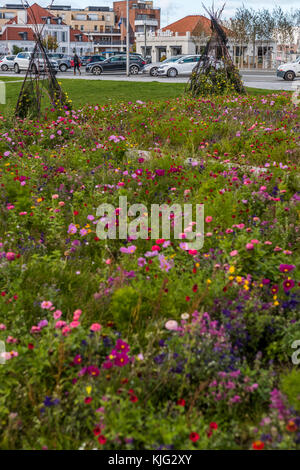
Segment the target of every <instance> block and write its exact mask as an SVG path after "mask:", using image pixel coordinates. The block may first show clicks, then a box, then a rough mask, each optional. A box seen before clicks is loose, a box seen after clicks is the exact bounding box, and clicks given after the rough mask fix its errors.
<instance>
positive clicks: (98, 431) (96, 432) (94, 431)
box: [93, 426, 101, 436]
mask: <svg viewBox="0 0 300 470" xmlns="http://www.w3.org/2000/svg"><path fill="white" fill-rule="evenodd" d="M93 433H94V436H99V434H101V429H100V428H99V426H97V427H96V428H94V429H93Z"/></svg>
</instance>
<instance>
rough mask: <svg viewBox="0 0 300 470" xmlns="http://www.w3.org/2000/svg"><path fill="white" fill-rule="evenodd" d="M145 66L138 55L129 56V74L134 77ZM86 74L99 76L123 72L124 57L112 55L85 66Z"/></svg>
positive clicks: (124, 68)
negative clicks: (106, 73)
mask: <svg viewBox="0 0 300 470" xmlns="http://www.w3.org/2000/svg"><path fill="white" fill-rule="evenodd" d="M145 64H146V62H145V60H144V59H143V58H142V57H140V56H138V55H130V66H129V72H130V74H131V75H136V74H138V73H139V71H140V70H142V68H143V67H144V65H145ZM85 70H86V72H87V73H93V74H94V75H101V73H105V72H125V71H126V55H124V54H122V55H114V56H112V57H109V59H105V60H103V61H101V62H92V63H90V64H88V65H87V66H86V69H85Z"/></svg>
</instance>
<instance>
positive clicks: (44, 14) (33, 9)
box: [6, 3, 66, 25]
mask: <svg viewBox="0 0 300 470" xmlns="http://www.w3.org/2000/svg"><path fill="white" fill-rule="evenodd" d="M26 11H27V24H44V23H45V18H50V23H51V24H57V16H55V15H53V14H52V13H50V11H49V10H46V9H45V8H42V7H40V5H38V4H37V3H34V4H33V5H31V6H30V7H29V8H26ZM17 22H18V17H17V16H15V17H14V18H11V19H10V20H9V21H8V22H7V23H6V24H14V23H17ZM61 24H63V25H66V23H64V22H63V21H62V22H61Z"/></svg>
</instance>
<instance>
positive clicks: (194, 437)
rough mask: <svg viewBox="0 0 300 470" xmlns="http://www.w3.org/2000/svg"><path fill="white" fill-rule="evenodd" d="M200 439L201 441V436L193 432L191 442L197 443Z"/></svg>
mask: <svg viewBox="0 0 300 470" xmlns="http://www.w3.org/2000/svg"><path fill="white" fill-rule="evenodd" d="M199 439H200V436H199V434H198V433H196V432H191V434H190V440H191V441H192V442H197V441H198V440H199Z"/></svg>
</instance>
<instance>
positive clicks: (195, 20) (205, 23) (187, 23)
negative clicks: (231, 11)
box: [162, 15, 211, 35]
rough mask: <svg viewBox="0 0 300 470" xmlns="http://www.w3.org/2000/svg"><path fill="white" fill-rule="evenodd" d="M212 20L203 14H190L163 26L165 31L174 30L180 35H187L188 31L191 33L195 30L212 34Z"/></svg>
mask: <svg viewBox="0 0 300 470" xmlns="http://www.w3.org/2000/svg"><path fill="white" fill-rule="evenodd" d="M210 24H211V21H210V20H209V19H208V18H206V17H205V16H202V15H188V16H185V17H184V18H182V19H181V20H178V21H175V22H174V23H171V24H169V25H168V26H165V27H164V28H162V30H163V31H173V33H178V34H180V35H185V34H186V33H187V32H190V33H191V34H192V33H193V32H198V33H199V32H201V31H203V32H204V33H205V34H207V35H209V34H211V29H210Z"/></svg>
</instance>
